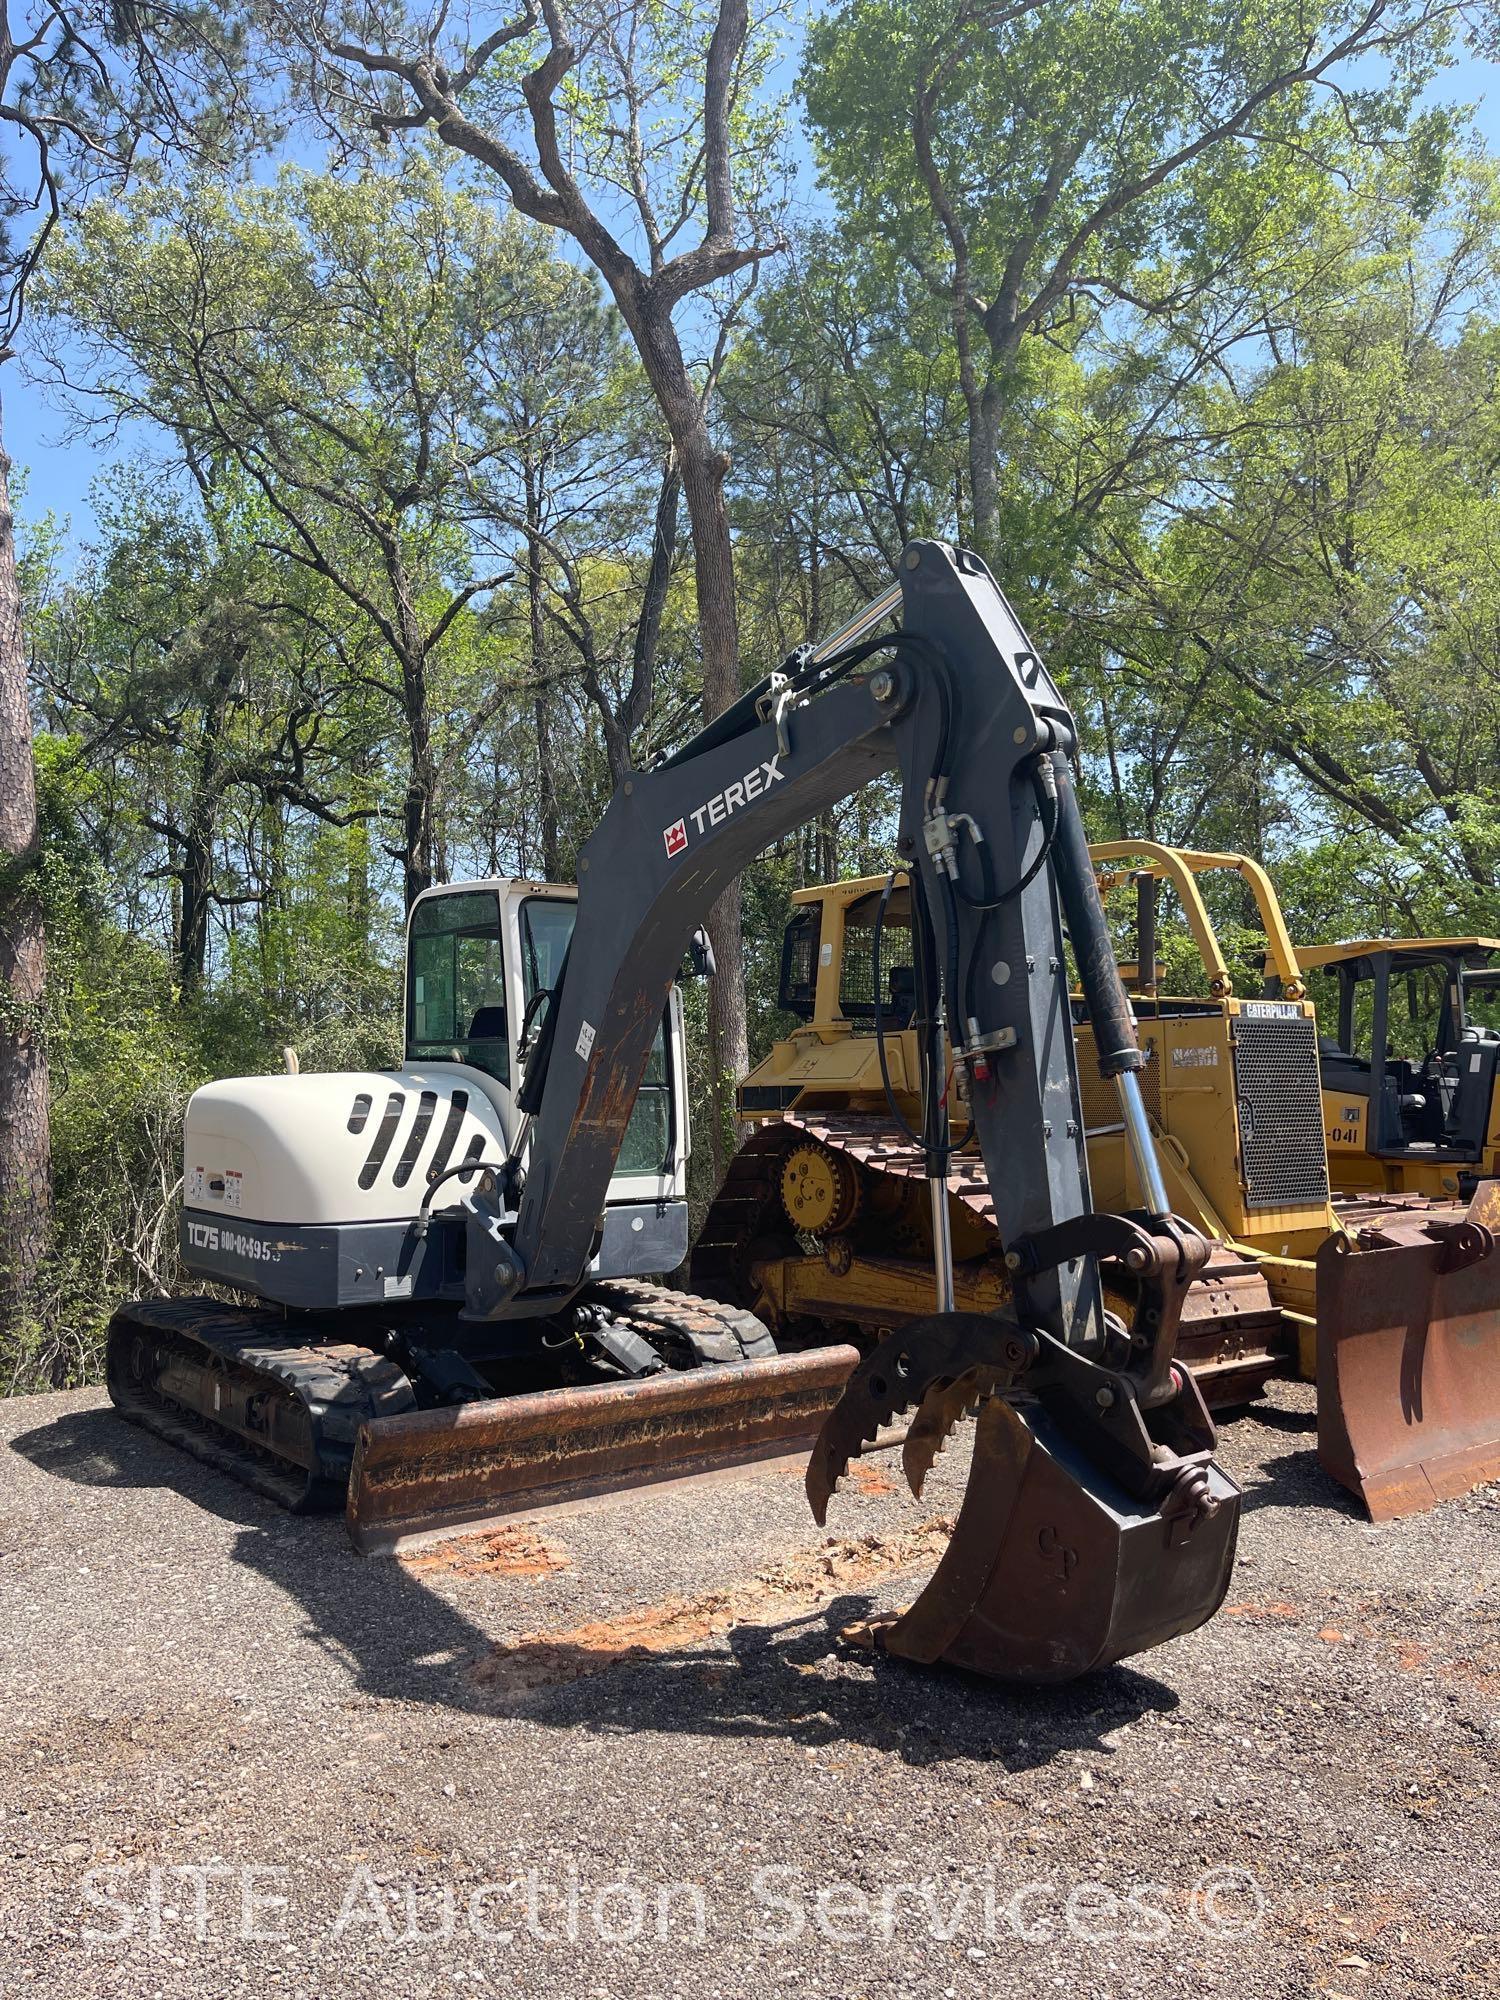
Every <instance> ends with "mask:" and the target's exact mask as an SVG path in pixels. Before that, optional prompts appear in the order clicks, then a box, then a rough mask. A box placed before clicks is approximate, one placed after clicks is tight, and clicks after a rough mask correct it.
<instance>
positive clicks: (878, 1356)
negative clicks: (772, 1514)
mask: <svg viewBox="0 0 1500 2000" xmlns="http://www.w3.org/2000/svg"><path fill="white" fill-rule="evenodd" d="M1035 1353H1036V1343H1035V1340H1034V1338H1033V1336H1032V1335H1030V1334H1028V1333H1026V1332H1025V1331H1024V1330H1023V1329H1022V1328H1020V1327H1018V1326H1016V1325H1014V1324H1013V1323H1012V1322H1010V1321H1007V1320H1000V1319H993V1318H990V1317H988V1316H987V1315H984V1314H980V1313H937V1314H934V1315H933V1317H932V1318H930V1319H923V1320H914V1321H913V1322H912V1323H911V1324H910V1325H909V1326H905V1327H902V1328H901V1329H900V1330H899V1331H898V1332H896V1333H893V1334H891V1335H890V1336H889V1337H888V1338H887V1339H885V1340H883V1341H881V1343H880V1345H879V1346H878V1347H877V1348H875V1349H874V1350H873V1351H872V1352H871V1353H869V1354H867V1355H866V1356H865V1358H864V1360H863V1361H862V1362H861V1363H860V1365H859V1366H858V1368H856V1369H855V1371H854V1373H853V1374H852V1375H851V1376H850V1377H849V1380H848V1382H847V1383H846V1384H845V1386H844V1393H843V1394H842V1395H841V1396H840V1397H839V1400H838V1402H837V1403H836V1404H835V1405H834V1407H833V1409H832V1410H831V1411H830V1412H829V1413H828V1416H827V1417H826V1418H825V1419H824V1423H823V1428H822V1430H821V1431H820V1432H819V1434H818V1441H817V1444H816V1445H815V1446H814V1448H813V1455H812V1459H811V1461H810V1463H809V1465H808V1468H807V1499H808V1504H809V1506H810V1507H811V1508H812V1512H813V1519H814V1520H815V1521H816V1522H817V1523H818V1525H819V1526H820V1527H822V1526H824V1525H825V1523H826V1522H827V1519H828V1502H829V1500H830V1499H831V1498H832V1497H833V1494H834V1493H835V1492H836V1491H837V1489H838V1484H839V1481H840V1480H841V1479H842V1478H843V1476H844V1474H845V1473H846V1472H847V1471H848V1470H849V1464H850V1461H851V1459H855V1458H858V1457H859V1456H860V1454H861V1452H862V1451H863V1448H864V1447H865V1445H867V1444H873V1443H874V1441H875V1439H876V1438H877V1437H878V1436H879V1435H880V1432H881V1430H882V1429H883V1428H884V1427H885V1426H886V1425H888V1424H890V1423H892V1422H894V1420H895V1419H896V1418H897V1417H898V1416H900V1415H901V1413H902V1412H903V1411H905V1410H910V1409H917V1408H919V1407H920V1406H921V1405H923V1404H924V1403H925V1402H926V1400H927V1398H928V1395H929V1392H930V1391H933V1390H935V1389H937V1390H941V1389H944V1388H946V1387H947V1386H948V1385H950V1384H955V1383H957V1382H958V1381H959V1379H960V1378H963V1379H964V1380H965V1381H966V1382H967V1387H966V1389H965V1391H964V1395H963V1399H962V1401H961V1402H960V1403H959V1405H958V1408H957V1415H955V1416H954V1417H953V1418H952V1419H951V1420H949V1421H948V1422H947V1428H946V1429H944V1430H942V1431H940V1432H939V1431H937V1429H936V1423H937V1421H938V1419H937V1418H936V1417H935V1418H934V1428H933V1430H932V1432H931V1436H932V1439H933V1441H932V1445H931V1449H930V1450H929V1451H928V1454H927V1458H926V1461H925V1463H923V1464H922V1466H921V1470H922V1475H923V1476H925V1474H926V1472H927V1470H928V1469H929V1468H930V1466H931V1464H932V1460H933V1458H934V1457H936V1455H937V1452H938V1450H939V1449H940V1448H941V1444H942V1440H943V1438H944V1437H946V1436H947V1432H948V1430H951V1429H952V1426H953V1424H954V1423H956V1422H957V1420H958V1417H959V1416H962V1414H963V1412H964V1409H965V1408H966V1407H967V1406H968V1405H969V1404H970V1403H971V1402H972V1401H973V1400H974V1398H975V1396H976V1394H978V1393H979V1392H980V1390H981V1388H982V1387H983V1383H982V1381H981V1379H980V1371H983V1374H985V1375H987V1376H988V1377H989V1378H990V1383H991V1386H992V1387H1003V1386H1008V1384H1009V1383H1011V1382H1013V1381H1014V1380H1015V1378H1016V1376H1017V1375H1018V1374H1020V1372H1021V1371H1022V1370H1023V1369H1024V1368H1026V1367H1028V1366H1029V1365H1030V1362H1031V1360H1032V1358H1033V1357H1034V1355H1035ZM970 1376H974V1377H975V1379H974V1380H973V1381H969V1380H968V1378H969V1377H970ZM944 1408H946V1406H944ZM924 1435H925V1433H924ZM924 1449H926V1446H925V1445H920V1446H919V1448H918V1455H917V1458H916V1459H915V1460H913V1461H912V1462H913V1463H920V1462H921V1460H920V1454H921V1451H922V1450H924ZM911 1476H912V1475H911V1470H910V1466H908V1471H907V1477H908V1479H910V1478H911ZM914 1490H915V1491H920V1487H919V1486H918V1487H916V1488H914Z"/></svg>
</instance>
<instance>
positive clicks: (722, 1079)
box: [0, 0, 1500, 1388]
mask: <svg viewBox="0 0 1500 2000" xmlns="http://www.w3.org/2000/svg"><path fill="white" fill-rule="evenodd" d="M1496 23H1497V16H1496V11H1495V8H1494V5H1493V4H1492V0H1354V4H1343V0H993V4H992V0H846V4H844V5H842V6H837V7H831V8H828V9H825V10H823V11H819V12H814V13H813V14H811V15H809V14H807V13H806V12H805V10H803V9H802V8H801V7H799V6H797V5H787V6H782V5H778V4H775V0H772V4H769V5H767V6H759V5H756V6H751V5H749V4H748V0H679V4H666V0H523V4H521V5H520V6H518V7H517V8H516V9H515V11H514V12H503V11H502V12H499V13H491V12H489V11H487V10H486V9H484V8H477V7H476V8H471V9H467V10H463V9H459V8H455V7H454V6H452V5H450V4H447V0H441V4H439V5H437V6H436V7H434V8H432V9H430V10H429V9H426V8H424V7H422V6H421V5H420V4H406V0H251V4H248V5H245V6H238V5H219V4H215V0H203V4H201V5H200V4H196V0H192V3H191V4H185V5H179V4H175V0H145V4H136V5H132V6H130V7H128V8H126V7H121V6H119V5H117V4H113V3H112V0H25V4H24V5H23V6H21V7H20V8H19V9H17V8H16V7H15V5H14V0H12V5H11V6H10V8H9V9H7V11H6V12H5V13H4V14H3V16H0V142H3V148H4V150H3V173H0V216H3V222H4V231H5V233H4V238H3V243H0V316H3V327H0V348H3V360H4V367H3V372H0V388H3V391H4V399H5V417H6V421H7V424H8V426H9V431H10V444H11V449H12V451H14V452H16V455H17V458H18V460H19V461H20V462H19V463H18V465H17V466H15V467H13V468H12V469H11V475H10V482H9V492H10V501H6V500H5V498H4V493H3V491H0V1383H3V1384H4V1385H6V1386H9V1387H11V1388H26V1387H41V1386H46V1385H47V1384H49V1383H50V1384H61V1383H65V1382H69V1381H74V1380H80V1379H85V1378H87V1376H88V1375H89V1374H90V1372H91V1371H92V1370H93V1369H94V1368H95V1367H96V1364H97V1360H98V1355H99V1350H100V1340H101V1335H102V1328H103V1324H104V1322H105V1320H106V1318H107V1316H108V1311H109V1309H110V1306H111V1304H112V1303H113V1302H114V1301H115V1300H117V1299H118V1298H120V1297H123V1296H127V1295H130V1294H132V1293H134V1292H137V1291H141V1290H152V1289H158V1288H162V1287H170V1286H171V1285H172V1284H173V1283H174V1282H175V1279H176V1266H175V1234H176V1215H177V1208H178V1202H179V1195H180V1187H179V1174H180V1157H179V1154H180V1145H179V1135H180V1124H181V1117H182V1111H183V1108H184V1105H185V1103H186V1099H187V1097H188V1095H189V1094H190V1092H191V1091H192V1089H193V1088H194V1087H195V1086H196V1085H197V1084H198V1083H200V1082H201V1081H203V1080H204V1079H206V1078H208V1077H212V1076H215V1075H221V1074H226V1073H238V1072H246V1071H255V1070H264V1069H279V1068H280V1067H281V1066H282V1064H283V1061H284V1056H283V1050H284V1049H285V1048H287V1047H289V1046H290V1047H293V1048H295V1049H296V1051H297V1054H298V1058H299V1060H300V1063H301V1066H302V1067H303V1068H304V1069H312V1068H330V1067H349V1066H355V1065H364V1064H368V1063H377V1064H378V1063H386V1062H392V1061H396V1060H399V1056H400V1050H401V998H402V980H401V976H400V962H401V953H402V927H403V921H404V916H405V911H406V909H407V907H408V906H409V903H410V901H411V899H412V898H413V897H414V896H415V895H417V894H419V893H420V891H421V890H422V889H423V888H425V887H426V886H428V885H429V884H431V883H433V882H440V881H445V880H456V879H460V878H462V877H465V876H471V875H487V874H498V875H522V876H535V877H545V878H549V879H564V880H565V879H568V878H569V877H570V875H571V872H572V870H573V866H574V862H575V858H576V855H577V852H578V849H579V846H580V845H581V843H582V842H583V840H584V839H585V838H586V837H587V835H588V833H589V832H590V831H591V830H592V828H593V826H594V825H595V823H596V822H597V819H598V817H599V815H600V813H601V811H602V809H603V807H604V805H605V803H606V802H607V800H608V798H609V796H610V794H611V791H612V789H613V787H614V785H615V783H616V782H617V781H618V780H619V778H620V777H621V775H622V774H623V773H625V772H626V771H628V770H629V769H630V768H631V767H632V766H638V765H639V764H641V763H642V762H644V761H645V760H646V759H648V758H650V757H651V756H653V755H654V754H656V753H658V752H661V751H664V750H667V751H669V750H671V749H673V748H675V747H677V746H678V745H680V744H681V743H682V742H684V741H685V740H686V739H687V737H688V736H689V735H690V734H691V733H692V731H693V730H694V729H695V728H696V727H697V726H699V724H700V723H701V721H702V720H703V719H704V718H705V717H711V716H712V715H714V714H716V713H717V712H718V711H719V710H720V709H722V708H723V707H724V706H725V705H726V704H727V703H728V701H730V700H731V699H732V698H733V697H734V695H735V694H736V693H737V692H738V691H739V689H740V688H741V687H743V686H745V685H748V684H749V683H750V682H751V681H753V680H755V679H757V678H759V677H760V676H761V675H762V674H763V673H765V672H766V671H768V670H769V669H770V668H772V667H774V666H775V665H776V664H777V663H778V662H779V661H780V660H781V659H782V658H784V657H785V655H786V654H787V653H788V652H789V651H790V650H791V649H792V648H793V647H795V646H796V645H798V644H799V643H800V642H801V641H802V640H803V639H804V638H806V637H808V636H811V635H817V634H820V633H826V632H827V631H829V630H831V629H832V628H833V627H834V626H835V625H836V624H837V623H838V622H839V620H840V619H841V618H843V617H844V616H846V615H847V614H848V613H849V612H851V611H852V610H854V609H855V608H857V607H858V606H859V605H860V604H861V603H863V602H864V601H865V600H866V599H867V598H869V597H871V596H873V595H874V594H875V593H876V592H877V591H878V590H879V589H880V588H881V587H882V586H883V585H884V583H885V582H886V581H887V580H888V578H889V576H890V574H891V571H892V566H893V563H894V561H895V558H896V556H897V553H898V551H899V549H900V547H901V545H902V543H903V542H905V541H906V540H908V539H910V538H912V537H913V536H920V535H938V536H943V537H946V538H949V539H952V540H957V541H961V542H963V543H965V544H967V545H968V546H970V547H972V548H975V549H977V550H978V551H979V552H980V553H981V554H982V555H983V556H984V557H985V558H986V560H987V561H988V562H989V563H990V564H991V566H992V567H993V569H994V571H995V573H996V575H997V576H998V578H999V579H1000V581H1001V583H1002V585H1003V586H1004V588H1005V589H1006V591H1007V592H1008V594H1009V595H1010V596H1011V598H1012V600H1013V601H1014V603H1015V604H1016V606H1017V608H1018V610H1019V612H1020V614H1021V616H1022V618H1023V619H1024V620H1025V622H1026V623H1027V624H1028V626H1029V628H1030V630H1031V632H1032V634H1033V637H1034V638H1035V639H1036V640H1037V642H1038V643H1039V645H1040V646H1041V648H1042V649H1043V650H1044V652H1045V654H1046V656H1047V658H1048V660H1049V662H1050V664H1051V665H1052V666H1053V668H1054V670H1055V671H1056V672H1057V673H1058V675H1059V677H1060V678H1061V680H1062V681H1063V683H1064V685H1065V687H1066V689H1067V692H1068V694H1069V696H1070V698H1071V700H1072V701H1073V703H1074V705H1075V707H1076V710H1077V713H1078V717H1079V722H1080V727H1081V730H1082V733H1083V739H1084V744H1085V756H1084V761H1083V770H1082V774H1081V776H1082V794H1083V800H1084V806H1085V812H1086V816H1087V819H1088V822H1089V827H1090V831H1091V834H1092V835H1093V836H1094V837H1096V838H1099V839H1110V838H1123V837H1127V836H1135V835H1139V836H1146V837H1150V838H1153V839H1158V840H1168V841H1173V842H1177V843H1181V844H1185V845H1189V846H1194V847H1200V848H1225V849H1235V850H1240V851H1243V852H1246V853H1249V854H1251V855H1254V856H1255V857H1257V858H1258V859H1260V860H1262V861H1264V862H1266V863H1267V864H1268V866H1269V867H1270V869H1271V870H1272V873H1273V875H1274V877H1275V879H1276V882H1277V884H1278V887H1279V889H1280V893H1281V896H1282V899H1283V902H1284V904H1285V906H1286V910H1287V913H1288V916H1289V920H1290V923H1291V929H1292V933H1293V936H1294V937H1295V938H1296V939H1297V940H1298V941H1300V942H1304V943H1312V942H1317V941H1325V940H1331V939H1335V938H1339V937H1351V936H1357V935H1368V934H1381V933H1403V932H1404V933H1408V934H1410V933H1413V932H1416V933H1422V932H1425V933H1434V934H1437V933H1449V932H1453V931H1465V932H1467V931H1471V930H1472V931H1476V932H1480V933H1485V932H1495V931H1497V930H1500V404H1497V398H1496V394H1495V388H1496V371H1497V364H1500V283H1497V281H1500V231H1497V222H1500V180H1497V174H1496V165H1495V160H1494V158H1493V157H1492V154H1491V151H1490V147H1489V145H1488V143H1487V132H1488V129H1489V121H1490V114H1489V112H1488V110H1487V108H1486V106H1485V103H1484V101H1483V99H1484V91H1485V89H1486V86H1487V83H1488V80H1489V76H1490V74H1491V65H1492V59H1493V57H1494V55H1495V49H1496ZM18 439H19V441H20V442H19V446H18V443H17V440H18ZM5 463H6V461H4V460H3V458H0V470H3V466H4V464H5ZM12 501H13V503H14V509H15V516H16V521H15V526H14V531H13V528H12V518H11V502H12ZM892 807H893V798H892V796H891V795H890V794H889V793H888V792H887V791H885V790H883V789H881V788H875V789H872V790H871V791H869V792H867V793H865V794H863V795H861V796H859V797H857V798H855V799H852V800H850V801H849V802H847V804H846V805H844V806H843V807H841V808H840V809H839V810H837V811H836V812H833V813H831V814H829V815H827V816H826V817H825V818H823V819H822V820H821V821H819V822H818V823H817V824H815V825H813V826H810V827H808V828H807V829H806V830H805V831H804V832H803V833H802V834H801V835H799V836H797V837H795V838H791V839H788V840H786V841H784V842H781V843H779V844H778V845H776V846H775V847H773V848H772V849H770V850H769V851H768V852H767V853H766V854H765V855H764V856H762V857H761V859H760V860H759V861H758V862H757V863H756V864H755V865H754V866H753V867H752V868H751V869H750V871H749V872H748V873H747V875H746V877H745V878H744V882H743V884H742V887H741V891H740V893H739V894H738V895H736V896H732V897H729V898H726V899H725V901H724V902H723V903H722V904H721V905H720V906H719V907H718V909H717V910H716V911H715V913H714V917H713V920H712V923H711V926H710V928H711V934H712V937H713V942H714V946H715V951H716V955H717V958H718V963H719V968H720V970H719V977H718V978H717V980H716V981H714V982H713V983H712V985H711V986H710V987H708V988H707V989H705V988H704V987H703V986H701V985H696V986H692V987H690V988H689V989H688V1008H689V1035H690V1043H691V1051H692V1091H693V1101H694V1109H695V1135H696V1153H695V1163H694V1186H695V1193H696V1197H697V1199H698V1200H699V1201H700V1202H701V1201H702V1199H703V1198H704V1197H705V1196H706V1195H707V1194H708V1193H709V1192H711V1190H712V1187H713V1186H714V1185H715V1182H716V1178H717V1175H718V1173H719V1172H720V1171H721V1169H722V1163H723V1160H724V1158H725V1157H726V1152H727V1149H728V1148H730V1147H731V1146H732V1144H733V1141H734V1134H733V1127H732V1084H733V1079H734V1078H735V1076H736V1075H738V1074H740V1073H742V1071H743V1069H744V1067H745V1066H746V1064H747V1062H749V1061H750V1060H753V1059H754V1058H756V1057H757V1056H758V1055H760V1054H761V1053H763V1051H764V1049H765V1047H766V1046H767V1045H768V1043H769V1041H770V1040H771V1039H772V1038H774V1036H775V1035H776V1034H777V1033H778V1032H779V1031H780V1030H781V1029H783V1028H784V1026H785V1022H784V1019H783V1017H781V1016H780V1015H778V1013H777V1011H776V1006H775V992H776V976H777V970H778V962H779V952H780V938H781V930H782V926H783V923H784V921H785V918H786V914H787V907H788V904H787V898H788V896H789V894H790V892H791V891H792V890H793V889H795V888H798V887H801V886H803V885H805V884H808V883H811V882H817V881H822V880H826V879H830V878H832V877H834V876H838V875H851V874H867V873H873V872H876V871H880V870H884V869H885V868H887V867H888V866H889V865H890V860H891V853H892V841H893V823H892ZM1214 894H1215V897H1216V898H1217V901H1216V914H1217V916H1218V917H1219V919H1220V921H1221V923H1222V925H1223V926H1224V930H1225V935H1226V938H1227V940H1228V942H1229V944H1230V946H1231V948H1232V950H1233V951H1234V953H1235V955H1236V961H1237V969H1238V972H1239V974H1240V976H1241V977H1242V978H1243V980H1244V981H1245V982H1246V986H1245V990H1247V991H1250V990H1254V982H1255V981H1257V980H1258V977H1259V965H1258V959H1257V954H1256V942H1257V934H1256V932H1255V930H1254V926H1253V923H1252V922H1251V916H1252V912H1251V910H1249V909H1247V908H1246V907H1245V906H1244V905H1243V903H1242V902H1241V901H1240V899H1239V893H1238V889H1237V887H1236V885H1235V884H1234V883H1233V882H1232V881H1231V882H1230V883H1229V884H1227V885H1223V886H1220V887H1218V888H1216V889H1215V891H1214ZM1164 949H1165V951H1166V954H1167V956H1168V960H1169V966H1170V969H1171V975H1172V977H1173V980H1174V982H1175V983H1177V984H1180V985H1189V986H1191V984H1192V983H1193V981H1194V978H1195V972H1196V968H1195V967H1194V964H1193V962H1192V953H1191V951H1190V949H1189V948H1188V944H1187V940H1186V938H1185V935H1184V934H1183V933H1182V932H1181V930H1180V928H1174V926H1173V925H1172V924H1171V923H1170V922H1168V923H1167V925H1166V927H1165V929H1164Z"/></svg>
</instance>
